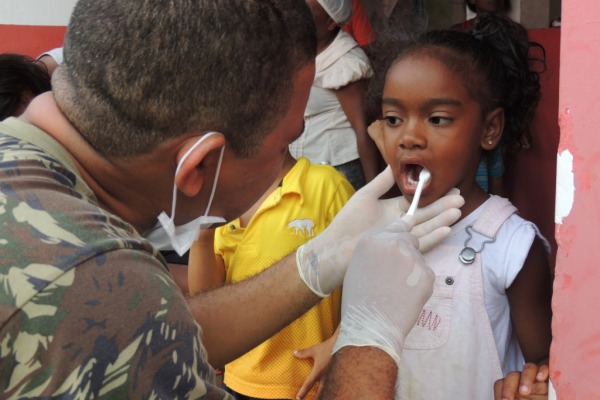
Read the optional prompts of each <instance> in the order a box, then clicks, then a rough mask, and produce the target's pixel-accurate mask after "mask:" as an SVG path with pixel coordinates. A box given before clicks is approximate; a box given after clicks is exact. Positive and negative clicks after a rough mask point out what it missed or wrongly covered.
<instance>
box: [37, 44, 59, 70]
mask: <svg viewBox="0 0 600 400" xmlns="http://www.w3.org/2000/svg"><path fill="white" fill-rule="evenodd" d="M37 59H38V61H40V62H42V63H43V64H44V65H45V66H46V68H48V73H49V74H50V75H52V74H53V73H54V70H56V67H58V66H59V65H60V64H62V63H63V48H62V47H56V48H54V49H52V50H48V51H47V52H45V53H42V54H40V55H39V56H38V58H37Z"/></svg>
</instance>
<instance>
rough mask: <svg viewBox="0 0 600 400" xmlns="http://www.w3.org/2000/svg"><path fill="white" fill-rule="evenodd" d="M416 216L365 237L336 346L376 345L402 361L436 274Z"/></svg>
mask: <svg viewBox="0 0 600 400" xmlns="http://www.w3.org/2000/svg"><path fill="white" fill-rule="evenodd" d="M411 219H412V217H405V219H403V220H397V221H395V222H393V223H392V224H390V225H389V226H388V227H386V228H384V229H382V230H379V231H376V232H371V233H370V234H369V235H367V236H366V237H364V238H363V239H361V240H360V241H359V242H358V244H357V246H356V251H355V252H354V256H353V257H352V261H351V262H350V266H349V267H348V272H347V273H346V277H345V279H344V293H343V295H342V322H341V324H340V334H339V336H338V339H337V341H336V343H335V345H334V347H333V351H334V352H336V351H337V350H339V349H340V348H342V347H344V346H373V347H377V348H380V349H382V350H384V351H385V352H386V353H388V354H389V355H390V356H391V357H392V358H393V359H394V361H395V362H396V364H397V365H399V364H400V355H401V354H402V348H403V344H404V338H405V337H406V335H407V334H408V332H409V331H410V330H411V329H412V327H413V326H414V325H415V322H416V321H417V318H418V317H419V314H420V313H421V310H422V308H423V305H424V304H425V302H426V301H427V299H429V297H430V296H431V293H432V291H433V282H434V279H435V275H434V273H433V271H431V269H430V268H429V267H428V266H427V265H426V264H425V260H424V259H423V256H422V255H421V253H420V252H419V250H418V249H417V247H418V242H417V239H416V237H415V236H413V235H412V234H410V233H407V232H408V231H410V229H411V228H412V221H411Z"/></svg>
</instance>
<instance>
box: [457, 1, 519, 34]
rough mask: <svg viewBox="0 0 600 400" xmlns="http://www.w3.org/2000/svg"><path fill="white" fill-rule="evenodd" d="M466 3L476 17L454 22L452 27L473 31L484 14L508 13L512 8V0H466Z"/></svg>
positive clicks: (458, 29)
mask: <svg viewBox="0 0 600 400" xmlns="http://www.w3.org/2000/svg"><path fill="white" fill-rule="evenodd" d="M465 5H466V6H467V8H468V9H469V10H471V11H472V12H474V13H475V17H473V18H470V19H467V20H465V21H463V22H459V23H457V24H454V25H452V26H451V27H450V29H452V30H457V31H462V32H471V31H472V30H473V27H474V26H475V22H476V21H477V19H478V18H479V17H481V16H482V15H484V14H496V13H501V14H504V15H507V14H508V13H509V12H510V9H511V4H510V0H465Z"/></svg>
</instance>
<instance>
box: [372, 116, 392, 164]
mask: <svg viewBox="0 0 600 400" xmlns="http://www.w3.org/2000/svg"><path fill="white" fill-rule="evenodd" d="M367 132H368V133H369V136H370V137H371V139H373V141H374V142H375V145H376V146H377V149H379V153H381V155H382V157H383V159H384V161H385V162H386V164H389V163H388V161H387V160H386V159H385V147H384V145H383V120H381V119H377V120H375V121H374V122H373V123H372V124H371V125H369V127H368V128H367Z"/></svg>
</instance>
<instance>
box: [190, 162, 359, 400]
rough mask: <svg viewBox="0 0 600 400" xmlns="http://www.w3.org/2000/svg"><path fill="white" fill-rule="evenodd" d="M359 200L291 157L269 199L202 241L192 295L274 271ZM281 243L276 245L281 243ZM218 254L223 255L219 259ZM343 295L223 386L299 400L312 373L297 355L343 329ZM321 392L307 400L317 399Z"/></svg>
mask: <svg viewBox="0 0 600 400" xmlns="http://www.w3.org/2000/svg"><path fill="white" fill-rule="evenodd" d="M353 194H354V189H353V188H352V185H350V183H349V182H348V180H347V179H346V177H345V176H344V175H343V174H342V173H340V172H338V171H336V170H335V169H334V168H333V167H331V166H328V165H314V164H311V163H310V161H308V160H307V159H306V158H300V159H299V160H297V161H296V160H295V159H294V158H292V156H291V154H289V153H288V154H287V155H286V157H285V160H284V163H283V168H282V170H281V172H280V173H279V175H278V176H277V178H276V179H275V180H274V181H273V183H272V185H271V187H269V189H268V190H267V191H266V192H265V194H264V195H263V196H262V197H261V198H260V199H259V200H258V201H257V202H256V203H255V204H254V205H253V206H252V207H251V208H250V209H249V210H248V211H246V212H245V213H244V214H243V215H242V216H241V217H240V218H237V219H235V220H233V221H231V222H228V223H227V224H226V225H224V226H222V227H220V228H217V229H216V232H215V230H212V229H211V230H208V231H206V232H205V233H202V234H201V236H200V239H199V240H198V241H196V243H194V245H193V246H192V248H191V250H190V263H189V266H188V268H189V280H188V281H189V287H190V290H191V294H194V293H197V292H199V291H201V290H205V289H208V288H211V287H218V286H222V285H223V284H232V283H236V282H241V281H243V280H245V279H248V278H250V277H251V276H254V275H256V274H257V273H259V272H261V271H263V270H265V269H267V268H269V267H271V266H272V265H273V264H275V263H276V262H278V261H280V260H281V259H282V258H283V257H285V256H286V255H287V254H289V253H290V252H293V251H294V250H296V249H297V248H298V247H299V246H301V245H302V244H304V243H306V242H307V241H308V240H309V239H311V238H312V237H314V236H316V235H318V234H319V233H321V232H322V231H323V230H324V229H325V228H326V227H327V226H328V225H329V223H330V222H331V221H332V220H333V218H334V217H335V215H336V214H337V213H338V211H339V210H341V209H342V207H343V205H344V204H346V202H347V201H348V200H349V199H350V197H351V196H352V195H353ZM275 238H276V240H274V239H275ZM215 253H216V254H215ZM340 301H341V290H339V289H338V290H335V291H334V292H333V294H332V295H330V296H329V297H327V298H325V299H323V300H322V301H321V302H320V303H319V304H317V305H315V306H314V307H312V308H311V309H310V310H308V311H307V312H306V313H304V314H303V315H302V316H301V317H300V318H298V319H296V320H295V321H293V322H292V323H291V324H289V325H288V326H286V327H285V328H284V329H282V330H281V331H279V332H278V333H277V334H275V335H274V336H273V337H271V338H269V339H268V340H266V341H264V342H263V343H261V344H260V345H258V346H257V347H255V348H254V349H252V350H250V351H249V352H248V353H246V354H244V355H243V356H242V357H240V358H238V359H236V360H234V361H232V362H230V363H229V364H227V365H226V366H225V371H224V372H225V374H224V382H225V384H226V386H227V388H228V389H229V390H231V391H232V393H234V395H235V397H236V398H237V399H238V400H245V399H294V398H295V394H296V391H297V389H298V386H299V385H301V384H302V382H303V381H304V379H305V378H306V377H307V376H308V374H309V373H310V370H311V363H310V361H308V360H306V361H302V362H299V361H297V360H296V359H295V358H294V356H293V351H294V349H297V348H304V347H309V346H312V345H314V344H316V343H321V342H322V341H324V340H325V339H328V338H330V337H331V336H332V335H333V333H334V330H335V329H336V327H337V326H338V324H339V322H340ZM314 392H315V391H313V392H312V393H310V394H309V395H308V398H310V399H313V398H314V397H315V396H314V395H315V393H314Z"/></svg>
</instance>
